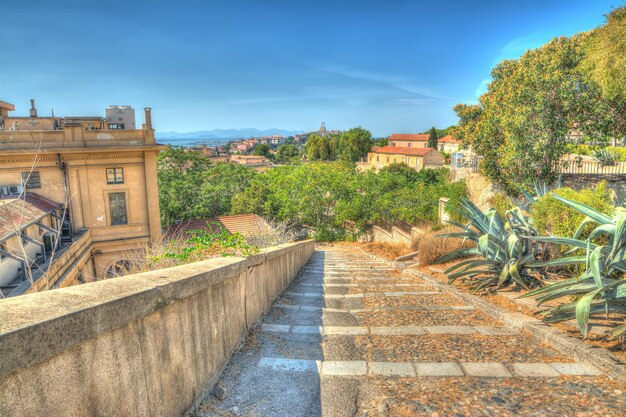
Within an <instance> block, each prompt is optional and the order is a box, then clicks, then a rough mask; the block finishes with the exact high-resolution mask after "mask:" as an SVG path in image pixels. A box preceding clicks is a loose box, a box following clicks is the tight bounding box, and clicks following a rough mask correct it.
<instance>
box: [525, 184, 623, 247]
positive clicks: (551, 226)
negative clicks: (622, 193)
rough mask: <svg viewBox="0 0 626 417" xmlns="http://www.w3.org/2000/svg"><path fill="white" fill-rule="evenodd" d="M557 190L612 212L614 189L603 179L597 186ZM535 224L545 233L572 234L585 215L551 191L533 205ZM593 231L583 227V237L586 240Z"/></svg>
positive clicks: (598, 209) (570, 235)
mask: <svg viewBox="0 0 626 417" xmlns="http://www.w3.org/2000/svg"><path fill="white" fill-rule="evenodd" d="M554 193H556V194H558V195H560V196H562V197H565V198H567V199H569V200H572V201H575V202H578V203H583V204H586V205H588V206H590V207H592V208H594V209H596V210H597V211H599V212H601V213H604V214H611V213H612V212H613V204H612V198H611V190H609V189H608V188H607V186H606V182H604V181H603V182H601V183H600V184H598V185H597V186H596V187H595V188H594V189H591V188H585V189H583V190H581V191H575V190H572V189H571V188H559V189H557V190H554ZM531 212H532V219H533V226H534V227H535V228H536V229H537V232H539V234H540V235H542V236H548V235H550V236H562V237H573V236H574V234H575V233H576V230H577V229H578V226H579V225H580V223H581V222H582V221H583V220H584V219H585V216H584V215H583V214H581V213H580V212H578V211H576V210H574V209H572V208H571V207H568V206H566V205H565V204H563V203H560V202H558V201H557V200H555V199H554V197H552V196H551V195H550V194H547V195H545V196H543V197H541V198H539V199H538V200H537V201H536V202H534V203H533V204H532V205H531ZM592 230H593V226H592V225H588V226H586V227H585V229H584V230H583V234H582V235H581V236H580V238H581V239H586V238H587V236H589V233H590V232H591V231H592Z"/></svg>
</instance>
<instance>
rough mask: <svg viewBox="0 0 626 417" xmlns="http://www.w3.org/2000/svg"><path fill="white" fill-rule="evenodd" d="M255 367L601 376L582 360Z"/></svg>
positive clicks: (277, 361) (265, 362)
mask: <svg viewBox="0 0 626 417" xmlns="http://www.w3.org/2000/svg"><path fill="white" fill-rule="evenodd" d="M258 366H259V367H261V368H268V369H272V370H274V371H286V372H316V373H318V374H320V375H321V376H383V377H402V378H428V377H479V378H557V377H560V376H597V375H601V372H599V371H598V370H597V369H596V368H594V367H593V366H591V365H588V364H586V363H581V362H574V363H561V362H553V363H542V362H529V363H500V362H368V361H322V360H310V359H291V358H289V359H288V358H282V357H261V358H260V359H259V362H258Z"/></svg>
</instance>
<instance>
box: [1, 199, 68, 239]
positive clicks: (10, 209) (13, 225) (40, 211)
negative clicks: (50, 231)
mask: <svg viewBox="0 0 626 417" xmlns="http://www.w3.org/2000/svg"><path fill="white" fill-rule="evenodd" d="M60 207H61V204H58V203H55V202H54V201H52V200H48V199H47V198H45V197H42V196H40V195H37V194H34V193H28V192H27V193H23V194H22V195H20V196H0V241H3V240H5V239H6V238H8V237H9V236H12V235H14V234H15V233H17V232H18V231H19V230H20V229H23V228H25V227H27V226H30V225H31V224H33V223H35V222H37V221H39V220H41V219H42V218H44V217H45V216H47V215H48V214H49V213H51V212H53V211H55V210H57V209H58V208H60Z"/></svg>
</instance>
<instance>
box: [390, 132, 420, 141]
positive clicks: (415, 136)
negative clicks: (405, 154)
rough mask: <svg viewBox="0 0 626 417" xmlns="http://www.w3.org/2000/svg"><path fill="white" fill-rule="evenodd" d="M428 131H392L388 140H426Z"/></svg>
mask: <svg viewBox="0 0 626 417" xmlns="http://www.w3.org/2000/svg"><path fill="white" fill-rule="evenodd" d="M428 136H429V135H428V133H394V134H393V135H391V136H390V137H389V140H405V141H421V142H426V141H428Z"/></svg>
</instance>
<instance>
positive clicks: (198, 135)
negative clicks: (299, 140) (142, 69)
mask: <svg viewBox="0 0 626 417" xmlns="http://www.w3.org/2000/svg"><path fill="white" fill-rule="evenodd" d="M299 133H303V131H300V130H285V129H265V130H260V129H255V128H246V129H213V130H201V131H198V132H183V133H181V132H156V133H155V136H156V138H157V139H184V140H193V139H239V138H250V137H258V136H273V135H282V136H293V135H297V134H299Z"/></svg>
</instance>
